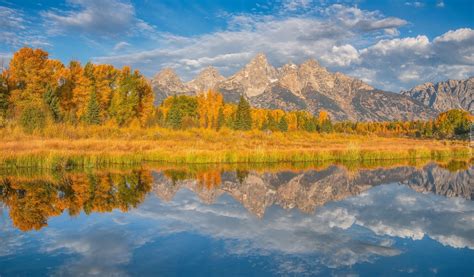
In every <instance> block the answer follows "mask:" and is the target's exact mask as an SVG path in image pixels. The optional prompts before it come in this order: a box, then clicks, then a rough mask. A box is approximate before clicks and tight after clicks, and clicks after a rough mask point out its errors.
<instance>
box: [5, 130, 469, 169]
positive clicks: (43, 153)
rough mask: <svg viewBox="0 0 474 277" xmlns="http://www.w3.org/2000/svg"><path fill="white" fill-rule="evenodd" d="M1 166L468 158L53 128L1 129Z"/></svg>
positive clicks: (317, 142)
mask: <svg viewBox="0 0 474 277" xmlns="http://www.w3.org/2000/svg"><path fill="white" fill-rule="evenodd" d="M0 139H1V143H0V165H1V166H3V167H45V168H51V167H97V166H103V165H109V164H140V163H143V162H146V161H148V162H149V161H154V162H169V163H269V162H310V161H334V162H337V161H371V160H396V159H420V158H424V159H437V158H440V157H471V156H472V149H471V148H470V147H469V146H468V144H467V143H466V142H461V141H448V140H443V141H441V140H426V139H410V138H386V137H377V136H357V135H346V134H336V133H332V134H318V133H307V132H288V133H279V132H277V133H265V132H261V131H249V132H240V131H233V130H228V129H224V130H221V131H220V132H216V131H214V130H203V129H190V130H183V131H180V130H179V131H173V130H169V129H162V128H150V129H142V128H116V127H113V126H93V127H90V126H87V127H85V126H78V127H73V126H69V125H52V126H49V127H47V128H46V129H45V130H44V131H43V132H41V133H35V134H25V133H23V132H22V131H21V129H18V128H15V127H12V128H5V129H2V130H0Z"/></svg>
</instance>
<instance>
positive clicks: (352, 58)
mask: <svg viewBox="0 0 474 277" xmlns="http://www.w3.org/2000/svg"><path fill="white" fill-rule="evenodd" d="M359 57H360V56H359V51H357V49H355V48H354V46H352V45H350V44H345V45H341V46H333V47H332V49H331V52H330V53H329V54H326V55H324V56H322V57H321V59H322V60H323V61H325V62H326V63H327V64H329V65H336V66H348V65H350V64H351V63H354V62H355V63H357V62H358V61H359Z"/></svg>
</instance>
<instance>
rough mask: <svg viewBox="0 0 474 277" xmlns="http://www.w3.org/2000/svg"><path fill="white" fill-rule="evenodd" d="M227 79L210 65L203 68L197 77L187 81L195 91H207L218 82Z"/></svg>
mask: <svg viewBox="0 0 474 277" xmlns="http://www.w3.org/2000/svg"><path fill="white" fill-rule="evenodd" d="M224 80H225V77H224V76H222V75H221V74H220V73H219V71H218V70H217V69H216V68H215V67H213V66H208V67H206V68H204V69H203V70H201V72H199V74H198V75H197V76H196V78H195V79H193V80H191V81H189V82H187V83H186V85H187V86H188V87H189V88H190V89H191V90H193V91H195V92H200V91H207V90H209V89H212V88H214V87H215V86H216V85H217V83H219V82H222V81H224Z"/></svg>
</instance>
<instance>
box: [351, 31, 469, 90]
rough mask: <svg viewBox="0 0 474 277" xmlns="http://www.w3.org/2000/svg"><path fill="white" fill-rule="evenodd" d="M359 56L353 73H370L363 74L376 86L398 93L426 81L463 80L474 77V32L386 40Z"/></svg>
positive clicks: (449, 32)
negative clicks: (432, 37)
mask: <svg viewBox="0 0 474 277" xmlns="http://www.w3.org/2000/svg"><path fill="white" fill-rule="evenodd" d="M359 53H360V63H359V64H358V67H359V68H352V70H353V72H355V73H356V75H357V73H359V74H360V73H361V68H365V69H366V70H368V71H367V72H368V73H369V74H370V76H369V75H364V74H363V73H362V74H360V75H361V76H365V77H366V78H367V79H369V80H370V83H371V84H373V85H375V86H376V87H385V88H386V89H389V90H393V91H398V90H400V89H402V88H407V87H411V86H414V85H417V84H419V83H422V82H426V81H441V80H445V79H450V78H455V79H463V78H468V77H470V76H472V75H474V30H472V29H469V28H462V29H457V30H451V31H448V32H446V33H444V34H442V35H440V36H438V37H435V38H434V39H433V40H432V41H430V40H429V39H428V37H426V36H423V35H420V36H417V37H406V38H396V39H384V40H380V41H378V42H377V43H375V44H374V45H371V46H369V47H366V48H363V49H361V50H359ZM371 69H375V70H376V71H377V72H376V74H372V73H373V72H371V71H370V70H371ZM349 71H350V70H349ZM384 82H385V83H384ZM387 84H388V85H387Z"/></svg>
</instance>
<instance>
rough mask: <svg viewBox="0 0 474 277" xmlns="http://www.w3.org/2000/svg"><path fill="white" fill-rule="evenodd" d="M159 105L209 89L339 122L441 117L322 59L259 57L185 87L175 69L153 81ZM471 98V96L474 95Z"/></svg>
mask: <svg viewBox="0 0 474 277" xmlns="http://www.w3.org/2000/svg"><path fill="white" fill-rule="evenodd" d="M152 84H153V88H154V90H155V95H156V97H155V99H156V103H157V104H159V103H161V101H162V100H163V99H164V98H166V97H168V96H170V95H174V94H184V95H195V94H197V93H199V92H202V91H206V90H208V89H214V90H217V91H219V92H220V93H221V94H222V95H223V96H224V100H225V101H227V102H237V101H239V98H240V96H241V95H244V96H245V97H246V98H247V99H248V100H249V101H250V103H251V104H252V105H253V106H256V107H262V108H272V109H283V110H307V111H309V112H311V113H315V114H316V113H318V112H319V111H321V110H326V111H327V112H328V113H329V114H330V116H331V118H333V119H335V120H366V121H381V120H413V119H427V118H432V117H435V116H436V111H435V110H434V109H433V108H431V107H428V106H425V105H423V104H422V103H420V102H419V101H418V100H416V99H414V98H412V97H410V96H406V95H401V94H397V93H390V92H383V91H379V90H376V89H374V88H373V87H372V86H370V85H369V84H367V83H365V82H363V81H361V80H358V79H356V78H353V77H350V76H347V75H345V74H343V73H340V72H336V73H333V72H330V71H329V70H328V69H327V68H325V67H324V66H322V65H321V64H320V63H319V62H318V61H317V60H315V59H309V60H307V61H305V62H303V63H302V64H299V65H297V64H294V63H291V62H290V63H288V64H285V65H283V66H281V67H280V68H278V69H276V68H275V67H273V66H272V65H271V64H270V63H269V62H268V59H267V57H266V56H265V54H263V53H259V54H257V55H256V56H255V57H253V58H252V59H251V60H250V61H249V62H248V63H247V64H246V65H245V66H244V67H243V68H242V69H240V70H239V71H237V72H236V73H235V74H233V75H232V76H229V77H228V78H225V77H223V76H222V75H221V74H220V73H219V72H218V70H217V69H215V68H213V67H208V68H205V69H203V70H202V71H201V72H200V73H199V74H198V75H197V76H196V78H195V79H193V80H191V81H189V82H187V83H183V82H182V81H181V79H179V77H178V76H177V75H176V73H175V72H174V71H173V70H171V69H164V70H162V71H161V72H160V73H158V74H157V75H156V76H155V78H154V79H153V81H152ZM471 94H472V93H471Z"/></svg>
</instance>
